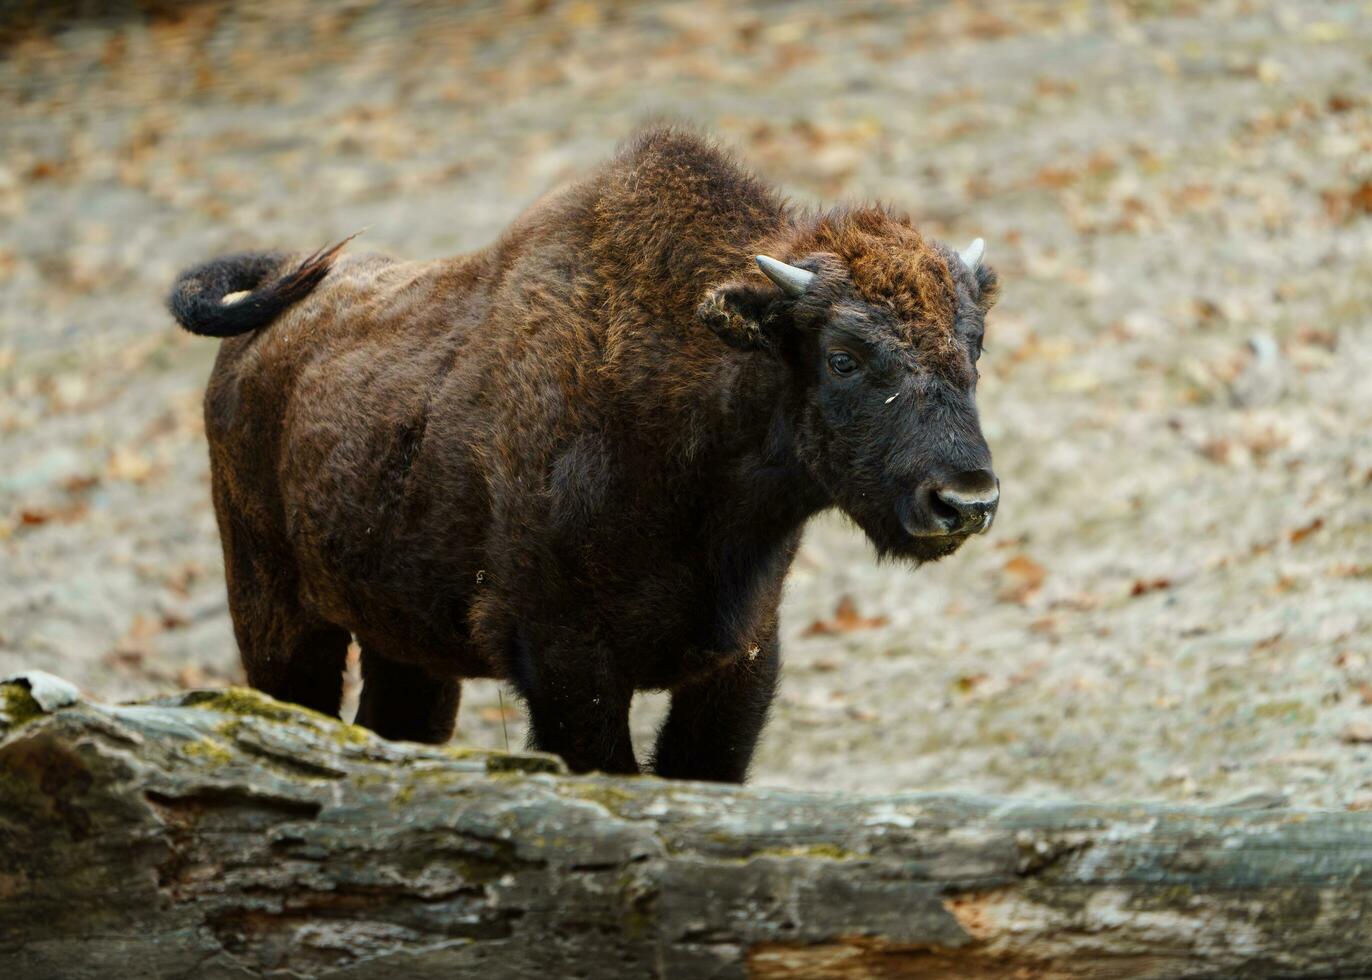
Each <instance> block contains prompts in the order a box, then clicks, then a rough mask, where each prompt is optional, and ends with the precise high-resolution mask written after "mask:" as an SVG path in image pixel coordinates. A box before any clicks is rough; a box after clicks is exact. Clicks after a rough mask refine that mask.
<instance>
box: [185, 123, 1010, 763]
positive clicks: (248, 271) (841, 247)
mask: <svg viewBox="0 0 1372 980" xmlns="http://www.w3.org/2000/svg"><path fill="white" fill-rule="evenodd" d="M758 252H765V253H769V254H772V255H774V256H776V257H777V258H781V259H783V260H788V261H792V262H795V263H798V264H802V265H804V266H805V267H807V268H810V269H811V270H812V271H814V272H816V274H817V277H818V278H817V280H816V283H815V286H814V287H813V288H812V289H811V290H809V291H808V292H807V294H806V296H805V297H803V298H802V299H800V300H794V301H792V300H790V299H788V298H786V297H784V296H782V294H781V293H780V292H779V291H778V290H777V289H776V287H774V286H773V285H772V284H771V283H770V282H768V281H767V280H766V279H765V278H764V277H763V276H762V275H761V274H759V273H758V272H757V270H756V267H755V266H754V264H753V260H752V256H753V255H754V254H755V253H758ZM328 259H334V256H333V254H330V255H329V256H328ZM313 261H314V263H315V264H314V265H311V266H309V269H310V270H311V274H312V273H313V270H314V269H315V268H316V266H317V265H318V263H319V262H320V261H325V264H328V262H327V260H321V259H319V258H318V257H315V258H314V259H313ZM292 270H294V271H292ZM300 276H301V271H300V269H299V268H295V267H294V266H293V263H291V262H290V261H288V260H286V259H285V258H284V257H275V256H266V257H263V256H247V257H243V256H239V257H234V258H231V259H228V260H220V261H218V262H211V263H208V264H206V265H205V266H201V267H199V268H197V269H193V270H190V271H189V272H187V273H186V274H185V275H184V276H183V278H182V280H181V281H180V283H179V284H178V286H177V287H176V288H175V289H174V291H173V296H172V309H173V312H174V313H175V314H176V315H177V318H178V319H179V320H180V321H181V322H182V324H183V325H185V326H186V327H187V328H188V329H190V330H192V331H195V332H200V333H210V334H220V333H224V332H225V331H226V325H227V326H229V327H232V328H233V329H232V330H230V331H228V332H236V333H238V335H237V336H232V337H230V338H229V339H226V340H225V341H224V342H223V345H222V348H221V350H220V353H219V357H218V360H217V362H216V364H215V368H214V373H213V375H212V377H211V379H210V383H209V387H208V390H207V392H206V397H205V421H206V432H207V435H208V438H209V442H210V454H211V473H212V482H213V493H214V501H215V510H216V513H217V515H218V518H219V525H220V532H221V536H222V539H223V545H224V556H225V567H226V573H227V579H228V588H229V598H230V605H231V610H232V613H233V618H234V626H235V631H236V634H237V638H238V642H239V646H240V648H241V650H242V654H243V660H244V664H245V666H246V669H247V671H248V677H249V680H250V682H251V683H252V684H253V685H255V686H257V687H259V688H261V689H263V690H265V691H268V692H269V693H271V694H274V695H276V696H278V697H283V698H287V699H291V700H295V701H299V702H301V703H304V704H307V705H310V706H311V707H314V708H317V709H319V710H321V711H328V712H334V711H336V710H337V708H338V701H339V672H340V669H341V666H342V662H343V657H344V655H345V650H346V647H347V643H348V634H349V633H350V632H351V633H353V634H355V635H356V636H357V637H358V639H359V641H360V642H361V644H362V648H363V671H364V691H363V695H362V705H361V708H360V713H359V721H361V722H362V723H364V724H367V725H369V726H370V727H372V728H374V729H375V730H377V731H378V732H381V733H382V734H384V735H387V736H388V737H397V738H412V739H425V740H442V739H444V738H446V737H448V735H449V734H450V732H451V730H452V726H453V723H454V716H455V712H456V707H457V702H458V696H459V692H460V679H461V678H463V677H480V676H489V677H500V678H507V679H509V680H510V681H511V682H512V683H513V684H514V685H515V686H516V688H517V689H518V690H519V692H520V694H521V696H522V697H523V698H524V699H525V700H526V702H527V703H528V706H529V711H530V717H531V722H532V740H533V742H534V744H535V745H537V746H538V747H540V748H543V749H547V750H550V751H554V752H559V753H561V754H562V755H563V756H564V757H566V759H567V760H568V762H569V763H570V764H571V765H572V766H573V767H574V768H576V769H589V768H601V769H607V770H613V771H636V770H637V768H638V765H637V761H636V760H635V758H634V754H633V751H632V748H631V746H630V744H629V736H628V723H627V719H628V705H629V700H630V698H631V697H632V695H633V693H634V691H636V690H641V689H645V688H658V689H661V688H666V689H669V690H671V691H672V692H673V706H672V709H671V713H670V716H669V718H668V720H667V722H666V723H665V724H664V726H663V729H662V732H661V733H660V735H659V738H658V745H657V751H656V754H655V759H654V764H655V768H656V770H657V771H658V772H659V773H662V774H664V775H670V776H686V777H696V778H712V779H726V780H741V779H742V778H743V777H744V774H745V772H746V769H747V766H748V760H749V758H750V757H751V755H752V751H753V747H754V744H755V742H756V739H757V737H758V733H759V732H760V730H761V727H762V724H763V722H764V720H765V716H766V712H767V707H768V704H769V703H770V701H771V698H772V695H773V691H774V684H775V680H776V676H777V669H778V665H779V650H778V647H777V604H778V601H779V598H780V594H781V586H782V581H783V579H784V577H785V574H786V571H787V568H788V567H789V565H790V561H791V558H792V556H793V555H794V553H795V549H796V546H797V544H798V542H799V537H800V533H801V530H802V528H803V526H804V524H805V521H806V520H807V519H808V518H809V517H810V516H811V515H812V514H814V513H816V512H817V511H819V510H821V509H823V508H825V507H828V506H834V505H837V506H840V507H842V508H844V509H845V510H847V511H848V512H849V513H850V514H852V515H853V517H854V518H855V519H856V520H857V521H858V522H859V524H861V525H862V526H863V527H864V529H865V530H866V531H867V533H868V534H869V535H870V536H871V537H872V540H873V542H874V543H875V544H876V545H877V547H878V548H879V549H880V550H881V551H883V552H884V553H889V554H896V555H900V556H904V557H907V558H910V559H912V560H916V561H919V560H927V559H932V558H936V557H939V556H940V555H943V554H947V553H948V552H950V551H951V550H953V549H954V548H956V547H957V546H958V545H959V544H960V543H961V542H962V540H964V539H965V538H966V536H967V534H969V533H971V532H972V530H975V528H972V529H970V530H969V529H968V528H965V527H961V526H959V527H955V528H953V529H952V530H951V531H949V532H947V533H944V532H943V531H941V530H939V528H941V527H943V525H938V524H937V522H938V521H939V520H943V521H945V523H947V518H946V515H943V516H940V514H938V513H934V512H931V511H930V510H929V508H930V507H931V506H934V507H936V504H930V503H929V502H928V490H927V487H928V486H933V485H936V486H945V485H946V486H953V485H958V486H963V487H964V488H965V487H970V486H972V485H973V484H975V485H976V487H983V486H984V485H986V484H987V482H988V481H990V480H993V477H991V476H990V470H989V462H990V457H989V453H988V452H987V450H986V446H985V443H984V441H983V440H982V438H981V434H980V430H979V427H978V424H977V419H976V410H975V405H974V403H973V401H972V386H973V385H974V382H975V367H974V363H975V358H976V354H977V352H978V351H979V349H980V342H981V331H982V318H983V316H984V314H985V312H986V308H987V307H988V306H989V297H990V296H991V294H992V292H993V290H994V277H993V275H992V274H991V273H990V271H989V269H982V270H979V271H977V272H975V273H974V272H973V271H969V270H967V269H966V268H965V267H964V266H962V265H961V263H960V262H959V261H958V260H957V259H956V257H955V256H954V255H953V253H952V252H950V251H949V250H947V249H946V248H945V247H943V246H941V245H937V244H935V243H931V242H929V241H927V240H925V239H924V238H922V237H921V236H920V235H919V233H918V232H917V231H916V230H915V229H914V227H913V226H912V225H911V223H910V222H909V221H908V220H907V219H904V218H900V217H897V216H894V215H892V214H890V213H888V212H886V211H883V210H880V209H860V210H849V211H834V212H831V213H828V214H824V215H818V216H806V215H800V214H797V213H796V212H794V211H793V210H792V209H791V208H789V207H788V206H787V205H786V204H785V203H784V202H783V201H782V200H781V199H780V198H779V197H778V196H777V195H776V194H775V193H774V192H773V191H772V190H771V189H769V188H768V187H766V186H765V185H764V184H762V183H760V182H759V181H757V180H756V179H754V178H753V177H751V176H750V175H748V174H747V173H745V172H744V171H742V170H741V169H740V168H739V167H738V165H737V164H736V163H734V162H733V161H732V160H731V159H730V158H729V157H728V156H727V155H726V154H724V153H722V152H720V151H719V150H718V149H716V148H715V147H714V146H712V145H711V144H710V143H708V142H707V141H705V140H702V139H701V138H699V137H697V136H694V135H691V134H688V133H683V132H680V131H677V130H670V129H662V130H653V131H649V132H646V133H644V134H642V135H641V136H639V137H638V138H637V139H635V140H634V141H632V142H631V143H630V144H629V145H628V146H627V147H626V148H625V149H624V150H623V151H622V152H621V153H620V154H619V155H618V156H617V157H616V158H615V159H614V160H612V161H611V162H610V163H609V164H607V165H606V166H605V167H603V168H602V169H601V170H599V171H598V172H596V173H595V174H593V175H592V176H590V177H589V178H587V179H586V180H584V181H583V182H581V183H579V184H576V185H575V186H572V187H570V188H568V189H565V190H563V191H561V192H558V193H555V194H552V195H550V196H548V197H547V198H545V199H544V200H542V201H540V202H538V203H537V204H536V205H535V206H534V207H532V208H531V209H530V210H529V211H528V212H527V213H526V214H524V215H523V216H522V217H520V218H519V219H518V220H517V221H515V222H514V224H513V225H512V226H511V227H510V228H509V230H508V231H506V232H505V233H504V234H503V235H502V236H501V237H500V239H499V240H498V241H496V242H495V243H494V244H493V245H491V246H490V247H489V248H487V249H485V250H483V251H480V252H477V253H475V254H472V255H468V256H463V257H459V258H454V259H446V260H440V261H434V262H395V261H392V260H390V259H387V258H384V257H380V256H361V257H343V258H337V259H336V260H334V261H332V267H331V269H330V270H329V271H328V274H327V276H326V277H324V278H323V279H322V281H321V282H319V283H318V285H317V286H316V287H315V288H314V289H313V291H312V292H309V293H308V295H305V296H304V297H303V298H301V297H300V296H299V295H298V294H299V283H300ZM273 277H277V278H273ZM235 290H251V291H252V293H251V296H250V297H249V298H248V299H246V300H243V301H242V302H244V303H248V304H250V305H249V306H245V307H243V309H245V310H253V309H255V310H258V311H259V312H260V314H261V316H260V317H259V318H258V319H256V320H253V319H252V318H251V317H250V316H249V317H246V318H243V317H240V318H239V319H237V320H232V321H229V320H226V319H225V317H224V316H223V312H224V309H228V310H232V309H233V308H234V306H232V305H231V306H228V307H223V308H221V307H220V305H219V299H220V298H221V297H222V296H223V295H225V294H226V293H229V292H233V291H235ZM287 292H288V293H289V299H288V302H286V303H282V302H281V300H282V298H283V295H285V294H286V293H287ZM235 305H236V304H235ZM839 347H843V349H844V350H851V351H852V353H853V356H854V357H856V358H857V359H858V360H859V361H860V362H861V365H862V371H861V372H859V374H858V375H853V376H851V377H839V376H838V375H837V374H835V373H833V371H831V369H830V367H828V366H826V365H830V366H832V365H840V366H841V365H842V362H841V361H836V360H835V355H834V353H833V351H835V350H837V349H838V348H839ZM892 392H894V393H895V394H891V393H892ZM902 394H903V395H905V397H904V398H902V399H899V400H897V396H899V395H902ZM920 488H924V489H920ZM916 491H918V492H919V493H922V494H923V496H917V493H916ZM921 501H923V502H921ZM985 517H986V520H987V521H989V513H988V514H986V515H985ZM931 522H933V523H932V524H931ZM935 525H937V526H935ZM950 526H951V525H950ZM982 526H983V527H984V523H983V525H982ZM928 527H933V528H934V530H933V531H930V532H928V533H926V530H927V528H928Z"/></svg>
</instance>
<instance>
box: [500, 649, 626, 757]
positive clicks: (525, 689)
mask: <svg viewBox="0 0 1372 980" xmlns="http://www.w3.org/2000/svg"><path fill="white" fill-rule="evenodd" d="M514 660H515V662H514V663H513V664H511V668H512V669H511V671H510V677H511V680H512V681H513V682H514V685H515V688H516V690H518V691H519V694H520V696H521V697H522V698H523V699H524V703H525V704H526V705H527V707H528V709H529V745H530V747H531V748H535V749H538V750H539V751H540V752H551V753H553V754H554V755H559V756H561V757H562V759H563V761H564V762H566V763H567V767H568V768H569V769H571V770H572V771H573V772H593V771H599V772H607V773H618V774H633V773H637V772H638V771H639V770H638V760H637V759H636V758H634V746H633V742H632V740H631V739H630V736H629V702H630V700H631V699H632V698H633V690H632V688H630V687H628V686H626V685H625V683H624V680H623V678H622V677H620V676H619V675H618V673H617V671H616V670H615V669H614V666H613V662H612V659H611V657H610V656H609V655H608V654H607V653H605V652H604V651H602V650H599V649H594V648H591V649H587V648H582V647H569V646H564V645H561V644H557V645H551V646H548V647H543V648H532V647H531V646H529V645H526V644H525V643H524V641H523V640H522V639H521V640H520V641H519V642H517V643H516V649H515V652H514Z"/></svg>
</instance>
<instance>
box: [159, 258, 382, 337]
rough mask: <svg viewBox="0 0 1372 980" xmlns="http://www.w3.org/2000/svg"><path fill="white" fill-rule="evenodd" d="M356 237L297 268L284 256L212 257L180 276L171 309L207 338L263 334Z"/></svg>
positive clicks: (315, 282) (173, 294) (315, 284)
mask: <svg viewBox="0 0 1372 980" xmlns="http://www.w3.org/2000/svg"><path fill="white" fill-rule="evenodd" d="M354 237H356V236H352V235H350V236H348V237H347V238H345V239H343V240H342V241H341V242H339V243H338V244H337V245H334V246H333V247H331V248H327V249H320V250H319V251H318V252H315V253H314V254H313V255H309V256H307V257H306V258H305V259H304V260H303V261H302V262H301V263H300V264H299V265H297V266H295V267H294V268H291V267H290V257H289V256H288V255H287V254H285V253H283V252H244V253H242V254H240V255H227V256H225V257H223V258H220V259H212V260H211V261H209V262H206V263H204V264H203V265H197V266H195V267H194V268H192V269H187V270H186V271H185V272H183V273H181V275H180V276H178V277H177V279H176V284H175V285H173V286H172V291H171V296H169V297H168V298H167V306H168V308H170V310H171V313H172V316H174V317H176V322H177V323H179V324H181V326H183V327H185V328H186V329H187V330H189V331H190V332H191V333H194V334H199V335H200V336H202V337H234V336H237V335H238V334H241V333H247V332H248V331H250V330H257V329H259V328H261V327H265V326H266V325H267V324H269V323H271V322H272V321H273V320H275V319H276V318H277V317H278V316H280V315H281V313H282V312H283V311H284V310H285V309H286V308H287V307H288V306H290V305H291V304H292V303H294V302H296V301H297V300H300V299H303V298H304V297H305V296H307V295H309V293H310V291H311V290H312V289H314V287H315V286H317V285H319V282H320V280H322V279H323V278H324V277H325V276H326V275H327V274H328V272H329V269H330V267H331V266H332V265H333V262H334V260H335V259H336V258H338V254H339V253H340V252H342V251H343V246H345V245H347V244H348V242H350V241H352V239H353V238H354Z"/></svg>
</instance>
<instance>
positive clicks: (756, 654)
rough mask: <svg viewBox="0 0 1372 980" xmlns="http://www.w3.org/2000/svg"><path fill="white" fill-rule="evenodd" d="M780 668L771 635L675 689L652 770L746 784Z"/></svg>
mask: <svg viewBox="0 0 1372 980" xmlns="http://www.w3.org/2000/svg"><path fill="white" fill-rule="evenodd" d="M779 666H780V653H779V649H778V645H777V637H776V634H775V633H773V634H772V635H770V636H768V637H767V638H766V639H764V640H763V641H762V642H761V643H759V644H758V645H757V646H755V647H753V648H751V649H750V650H749V651H748V652H746V653H745V654H744V655H742V656H741V657H739V659H737V660H735V661H733V662H732V663H730V664H729V665H728V666H727V667H724V668H722V669H721V670H720V671H719V672H717V673H715V674H711V675H710V676H708V677H707V678H705V679H704V680H701V681H697V682H696V683H693V684H689V685H686V686H683V687H680V688H678V689H676V690H675V691H673V692H672V707H671V710H670V711H669V712H668V714H667V720H666V721H665V722H663V724H662V728H661V729H660V730H659V731H658V734H657V750H656V752H655V753H654V756H653V771H654V772H656V773H657V774H658V775H659V776H665V777H667V778H669V779H706V780H713V781H716V782H721V783H741V782H743V781H744V780H745V779H746V778H747V777H748V765H749V763H750V762H752V759H753V750H754V749H755V748H756V747H757V740H758V736H759V735H761V734H762V726H763V725H765V724H766V723H767V711H768V709H769V708H771V705H772V698H773V697H774V696H775V694H776V682H777V672H778V669H779Z"/></svg>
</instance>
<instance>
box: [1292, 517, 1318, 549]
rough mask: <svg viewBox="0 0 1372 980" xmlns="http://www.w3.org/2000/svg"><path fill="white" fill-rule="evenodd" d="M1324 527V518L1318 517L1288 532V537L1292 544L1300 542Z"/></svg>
mask: <svg viewBox="0 0 1372 980" xmlns="http://www.w3.org/2000/svg"><path fill="white" fill-rule="evenodd" d="M1322 527H1324V518H1323V517H1317V518H1315V519H1314V520H1313V521H1311V522H1310V523H1309V524H1305V525H1302V526H1301V527H1298V528H1296V529H1295V530H1294V531H1290V532H1288V533H1287V535H1286V537H1287V539H1288V540H1289V541H1290V542H1291V543H1292V544H1300V543H1301V542H1302V541H1304V540H1305V539H1306V538H1308V537H1310V535H1312V534H1314V533H1315V532H1316V531H1318V530H1319V529H1320V528H1322Z"/></svg>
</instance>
